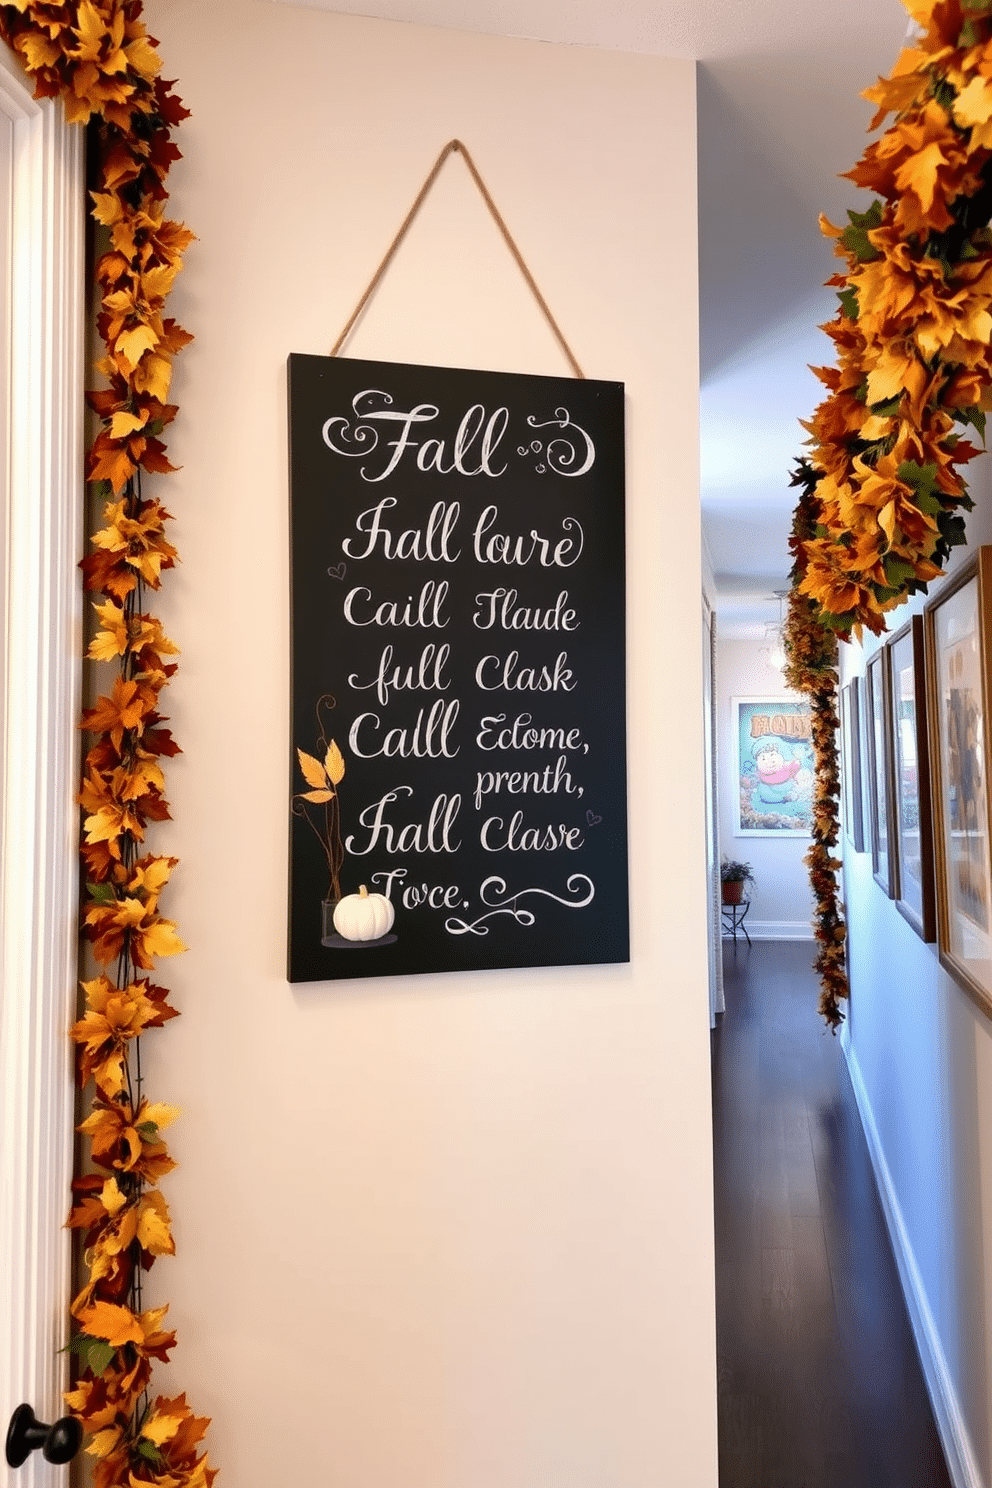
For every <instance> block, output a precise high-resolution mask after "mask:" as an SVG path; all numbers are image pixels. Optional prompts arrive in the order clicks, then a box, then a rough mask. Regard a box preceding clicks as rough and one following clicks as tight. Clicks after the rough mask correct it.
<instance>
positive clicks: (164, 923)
mask: <svg viewBox="0 0 992 1488" xmlns="http://www.w3.org/2000/svg"><path fill="white" fill-rule="evenodd" d="M141 945H142V950H143V951H144V953H145V955H146V956H175V955H177V954H178V953H179V952H180V951H185V950H186V949H187V947H186V945H185V944H184V942H183V941H181V940H180V939H179V936H178V934H177V933H176V927H175V925H174V924H173V923H172V921H171V920H158V921H157V922H156V923H155V924H154V925H150V926H149V927H148V929H147V930H143V931H142V932H141Z"/></svg>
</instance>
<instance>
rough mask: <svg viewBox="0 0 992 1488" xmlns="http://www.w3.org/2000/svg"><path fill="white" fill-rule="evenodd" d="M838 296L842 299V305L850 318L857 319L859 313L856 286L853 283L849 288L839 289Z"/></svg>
mask: <svg viewBox="0 0 992 1488" xmlns="http://www.w3.org/2000/svg"><path fill="white" fill-rule="evenodd" d="M837 298H838V299H839V300H840V307H841V309H842V310H843V312H844V314H845V315H846V316H847V318H848V320H857V318H858V314H859V308H858V291H857V290H856V289H855V288H854V286H853V285H851V286H849V287H848V288H847V289H839V290H838V291H837Z"/></svg>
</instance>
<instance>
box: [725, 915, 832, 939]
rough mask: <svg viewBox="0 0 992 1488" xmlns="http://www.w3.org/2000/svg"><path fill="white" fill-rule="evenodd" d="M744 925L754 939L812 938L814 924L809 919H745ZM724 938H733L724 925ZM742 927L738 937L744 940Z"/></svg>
mask: <svg viewBox="0 0 992 1488" xmlns="http://www.w3.org/2000/svg"><path fill="white" fill-rule="evenodd" d="M744 927H745V928H746V930H747V933H748V935H750V937H751V939H752V940H812V939H813V926H812V925H811V924H810V923H809V921H808V920H745V922H744ZM723 938H724V940H733V938H734V937H733V935H732V934H731V932H730V931H729V930H728V929H727V928H726V926H724V930H723ZM743 938H744V937H743V935H742V934H741V930H740V928H738V931H737V939H738V940H743Z"/></svg>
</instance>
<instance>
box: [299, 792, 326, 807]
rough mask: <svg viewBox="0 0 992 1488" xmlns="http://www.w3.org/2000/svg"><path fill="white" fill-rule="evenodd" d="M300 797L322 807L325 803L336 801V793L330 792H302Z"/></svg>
mask: <svg viewBox="0 0 992 1488" xmlns="http://www.w3.org/2000/svg"><path fill="white" fill-rule="evenodd" d="M300 795H301V796H302V798H303V800H304V801H313V802H314V804H315V805H317V806H322V805H323V804H324V803H325V801H333V800H334V792H333V791H329V790H312V791H301V792H300Z"/></svg>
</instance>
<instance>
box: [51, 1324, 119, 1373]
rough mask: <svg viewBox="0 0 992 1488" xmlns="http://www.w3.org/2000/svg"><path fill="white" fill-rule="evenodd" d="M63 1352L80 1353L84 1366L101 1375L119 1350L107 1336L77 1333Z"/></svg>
mask: <svg viewBox="0 0 992 1488" xmlns="http://www.w3.org/2000/svg"><path fill="white" fill-rule="evenodd" d="M61 1352H62V1353H70V1354H78V1355H79V1357H80V1359H81V1360H82V1363H83V1367H84V1368H85V1369H90V1370H92V1371H93V1373H94V1374H96V1375H100V1374H102V1373H103V1372H104V1370H105V1369H106V1367H107V1365H108V1364H109V1363H110V1361H111V1359H113V1357H114V1355H115V1354H116V1352H117V1350H116V1349H115V1348H114V1347H113V1346H112V1345H111V1344H109V1343H108V1342H107V1341H106V1339H105V1338H90V1337H89V1335H88V1334H86V1333H77V1334H76V1336H75V1338H70V1340H69V1342H68V1343H67V1344H66V1346H65V1348H64V1349H63V1350H61Z"/></svg>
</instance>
